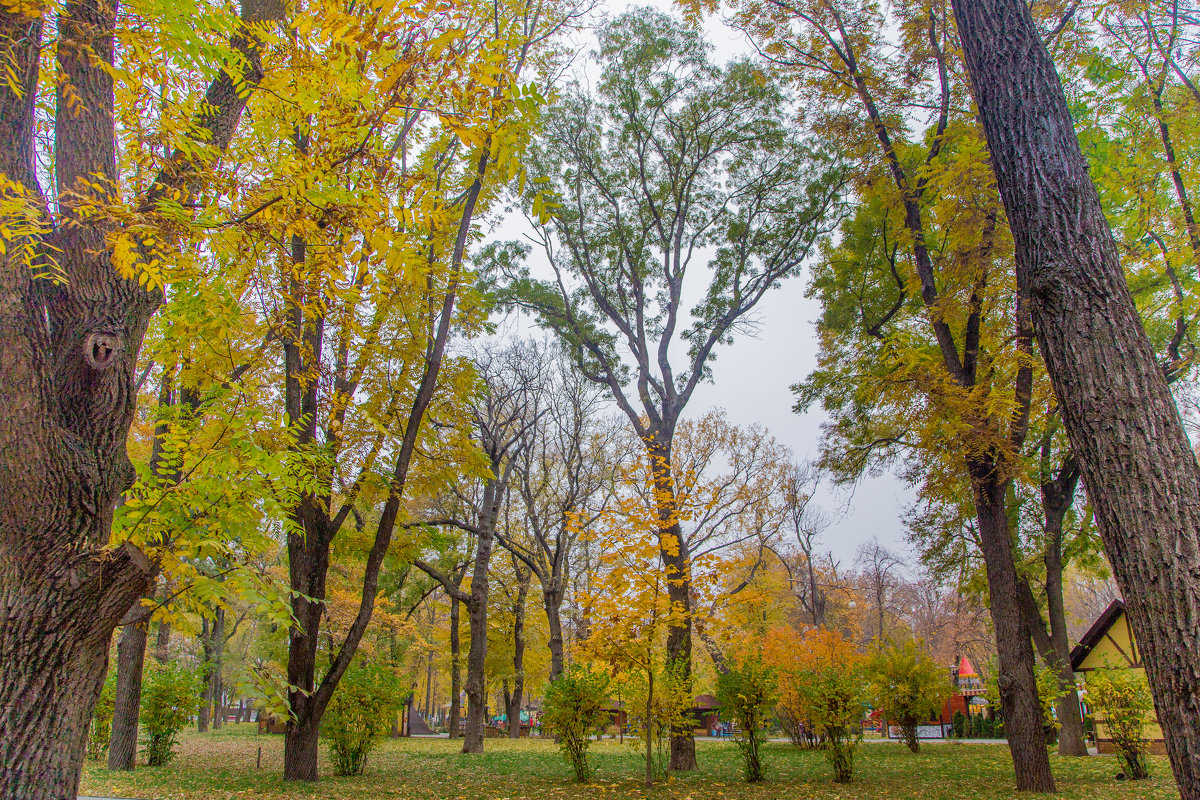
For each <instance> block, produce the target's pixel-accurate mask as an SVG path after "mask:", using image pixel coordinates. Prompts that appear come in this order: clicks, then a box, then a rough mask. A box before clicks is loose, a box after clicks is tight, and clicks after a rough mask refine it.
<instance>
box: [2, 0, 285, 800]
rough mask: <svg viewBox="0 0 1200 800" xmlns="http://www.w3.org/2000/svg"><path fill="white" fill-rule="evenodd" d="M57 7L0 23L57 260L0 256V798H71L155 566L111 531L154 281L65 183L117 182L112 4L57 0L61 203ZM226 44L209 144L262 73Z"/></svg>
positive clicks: (23, 179) (151, 199) (29, 176)
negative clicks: (41, 123) (120, 637)
mask: <svg viewBox="0 0 1200 800" xmlns="http://www.w3.org/2000/svg"><path fill="white" fill-rule="evenodd" d="M259 11H260V9H258V8H256V7H255V4H254V3H250V2H248V3H247V6H246V7H244V8H243V12H244V17H245V18H253V19H259V20H261V18H262V15H261V14H260V13H259ZM47 13H50V11H49V8H48V7H41V6H38V7H33V6H29V7H22V8H21V9H16V8H15V7H13V6H11V5H7V6H5V8H4V9H0V39H2V40H3V41H4V42H6V44H9V43H11V44H12V47H11V48H9V47H6V53H5V58H6V66H7V69H8V74H9V76H10V77H11V81H4V82H2V85H0V174H4V175H5V176H6V177H7V178H8V179H9V180H10V181H13V182H15V183H16V184H17V185H18V188H19V189H21V190H24V191H25V192H27V195H28V197H29V198H31V199H32V201H33V204H34V205H33V207H32V209H31V212H32V215H33V216H34V217H36V218H37V223H38V224H44V226H45V229H46V230H48V231H52V232H51V233H49V234H47V236H46V239H48V240H49V241H45V242H37V241H34V242H32V246H33V248H34V251H35V252H34V259H35V262H40V263H43V264H44V263H46V261H47V260H49V259H52V260H53V261H54V262H56V263H57V264H58V266H59V267H60V268H61V269H62V272H63V274H64V277H65V280H64V281H63V282H62V283H59V284H54V283H51V282H49V281H36V282H35V281H34V280H33V279H32V277H31V276H30V274H29V272H30V271H29V269H28V268H27V266H26V265H24V264H20V263H16V262H14V261H12V260H10V259H12V257H13V256H12V253H11V252H10V253H8V254H6V255H4V256H0V342H3V343H4V346H3V348H0V375H2V376H3V380H0V409H3V411H2V412H0V454H2V457H0V665H3V668H2V669H0V800H18V798H19V800H67V799H68V798H70V800H74V798H75V797H76V794H77V789H78V784H79V773H80V769H81V767H82V765H83V759H84V752H85V744H86V737H87V733H88V724H89V722H90V718H91V715H92V710H93V706H94V705H95V702H96V698H97V696H98V695H99V692H100V689H101V687H102V685H103V681H104V676H105V671H106V668H107V662H108V648H109V644H110V642H111V638H112V632H113V630H114V629H115V628H116V626H117V624H118V623H119V622H120V620H121V619H122V618H123V617H124V615H125V614H126V612H127V611H128V610H129V608H130V607H131V606H132V605H133V604H134V602H135V601H137V599H138V598H139V597H141V596H143V595H144V594H145V593H146V591H147V590H148V589H149V588H150V586H151V585H152V582H153V580H154V574H155V572H156V569H155V567H154V565H152V564H151V563H149V561H148V560H147V559H146V557H145V556H144V554H142V553H141V552H140V551H138V550H137V549H136V548H134V547H132V546H130V545H121V546H119V547H117V548H115V549H111V548H110V534H111V528H112V518H113V509H114V508H115V506H116V503H117V499H118V498H119V497H120V496H121V494H122V492H124V491H125V490H126V489H127V488H128V487H129V486H130V485H131V484H132V482H133V479H134V471H133V467H132V464H131V463H130V461H129V457H128V454H127V452H126V447H125V442H126V438H127V435H128V432H129V427H130V424H131V423H132V421H133V418H134V411H135V405H136V396H137V387H136V384H137V371H136V365H137V356H138V351H139V350H140V349H141V345H142V341H143V338H144V336H145V332H146V327H147V324H148V323H149V320H150V317H151V315H152V314H153V313H154V311H155V310H156V309H157V308H158V305H159V303H160V302H161V301H162V293H161V291H146V290H145V289H144V288H143V287H142V286H140V285H139V284H138V282H137V281H135V280H125V279H122V278H121V277H120V276H118V275H117V273H116V270H114V268H113V262H112V258H111V255H110V252H109V244H108V242H107V240H106V235H107V233H108V228H109V227H110V224H111V223H104V222H101V221H98V220H97V219H96V218H95V217H86V216H85V215H83V214H81V213H80V211H79V209H78V201H77V200H75V199H73V198H72V197H71V195H70V193H71V192H75V191H79V190H82V191H83V192H85V193H88V192H89V191H90V190H88V189H87V188H86V187H87V186H116V185H118V183H119V181H118V175H117V168H116V152H117V140H116V126H115V124H114V113H113V108H114V103H113V73H112V71H111V64H112V63H113V61H114V47H113V42H114V37H113V30H114V28H115V21H116V6H115V4H112V3H100V2H95V1H94V0H72V2H68V3H65V4H63V5H62V6H60V7H59V8H58V14H59V16H58V19H57V21H56V23H55V28H54V31H55V34H54V38H55V41H56V43H57V44H56V52H55V56H56V59H57V74H56V77H57V78H58V89H57V92H56V97H55V102H54V105H55V112H54V113H55V117H56V119H55V125H54V130H55V135H54V141H53V153H44V155H47V156H49V158H48V163H52V164H53V168H54V173H55V174H54V180H55V194H56V196H58V197H59V198H60V202H58V203H57V204H56V205H57V212H58V215H57V218H54V217H52V216H51V213H50V210H49V208H48V206H47V204H46V203H45V202H44V200H43V199H42V198H43V197H44V195H43V192H42V190H41V188H40V186H39V184H38V171H37V168H36V159H35V153H36V152H37V150H38V148H37V147H36V146H35V142H36V141H37V140H36V138H35V130H34V121H35V107H36V105H35V104H36V102H37V98H44V97H45V94H44V92H42V91H41V90H40V88H39V85H38V84H39V75H38V68H39V63H40V60H41V58H42V57H43V56H44V55H46V52H45V50H44V45H43V41H42V30H43V27H44V19H43V15H44V14H47ZM234 47H235V49H237V50H239V51H240V52H241V53H242V55H243V56H245V59H244V61H243V62H242V63H241V66H240V71H241V74H240V75H238V74H235V72H236V71H235V70H223V71H221V72H220V74H219V76H218V77H217V78H216V79H215V80H214V82H213V84H212V85H211V86H210V87H209V90H208V93H207V95H206V100H207V105H206V110H205V112H204V115H203V116H202V117H201V118H199V119H197V121H196V127H197V129H198V130H197V134H198V137H199V138H204V139H206V140H207V141H208V142H209V143H210V144H211V145H212V148H211V150H210V149H209V148H204V151H205V153H206V154H207V153H209V152H214V151H215V152H216V153H220V152H221V151H223V150H224V148H225V147H226V146H227V145H228V143H229V141H230V138H231V137H232V135H233V131H234V130H235V129H236V127H237V123H238V120H239V118H240V115H241V112H242V109H243V108H244V107H245V103H246V98H247V96H248V95H249V93H250V90H251V89H253V87H254V86H255V85H256V84H257V82H258V80H259V79H260V78H261V62H260V60H259V58H258V52H257V48H256V43H255V42H254V41H252V40H249V39H248V38H246V37H243V36H241V35H238V36H236V37H235V40H234ZM190 153H191V154H187V155H185V154H182V153H180V152H177V153H176V154H174V155H173V157H172V159H171V164H170V166H169V167H168V168H167V169H165V170H164V171H163V172H162V173H161V174H160V175H159V176H158V179H157V180H156V181H155V183H154V185H153V188H152V189H151V190H150V191H149V193H148V195H147V196H145V197H142V198H140V201H141V208H142V209H144V210H147V211H152V210H153V209H154V208H155V207H156V205H157V202H158V200H160V199H162V198H163V197H166V196H168V195H172V194H174V196H175V197H177V198H178V199H180V200H181V201H183V202H185V203H186V202H188V201H189V200H190V198H189V197H188V196H187V192H186V188H187V182H188V181H189V180H192V178H193V176H194V175H195V174H197V173H199V174H203V173H204V171H205V170H206V168H207V167H208V166H209V161H208V159H207V155H205V156H198V155H195V153H196V150H195V148H190ZM184 176H187V177H184ZM60 192H61V194H59V193H60ZM176 192H177V193H178V194H175V193H176ZM6 193H7V191H6ZM11 196H12V195H9V197H11ZM96 199H97V200H99V201H100V202H102V203H103V202H107V199H106V198H101V197H99V196H97V197H96ZM47 257H48V258H47Z"/></svg>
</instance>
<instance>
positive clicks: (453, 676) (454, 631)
mask: <svg viewBox="0 0 1200 800" xmlns="http://www.w3.org/2000/svg"><path fill="white" fill-rule="evenodd" d="M460 608H461V604H460V603H459V601H458V598H457V597H451V598H450V721H449V723H448V727H449V730H450V738H451V739H457V738H458V734H459V730H458V728H459V720H460V719H461V718H462V660H461V659H462V644H461V643H460V641H459V632H458V621H459V616H460V614H461V611H460Z"/></svg>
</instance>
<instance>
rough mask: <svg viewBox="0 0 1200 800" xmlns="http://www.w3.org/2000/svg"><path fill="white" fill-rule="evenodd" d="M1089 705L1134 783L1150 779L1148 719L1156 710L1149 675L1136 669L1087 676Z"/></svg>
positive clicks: (1115, 670)
mask: <svg viewBox="0 0 1200 800" xmlns="http://www.w3.org/2000/svg"><path fill="white" fill-rule="evenodd" d="M1087 702H1088V705H1090V706H1091V707H1092V710H1093V711H1095V713H1096V717H1097V720H1098V721H1099V722H1100V723H1101V724H1102V725H1104V727H1105V729H1106V730H1107V731H1108V735H1109V737H1110V738H1111V739H1112V740H1113V746H1114V747H1115V748H1116V750H1117V759H1118V760H1119V761H1120V763H1121V766H1122V767H1123V768H1124V770H1125V774H1126V776H1127V777H1128V778H1129V779H1130V780H1133V781H1137V780H1142V779H1143V778H1148V777H1150V770H1149V768H1148V765H1147V763H1146V745H1147V742H1146V715H1147V714H1149V713H1150V710H1151V709H1152V708H1153V707H1154V703H1153V700H1152V698H1151V696H1150V687H1149V686H1148V685H1147V683H1146V675H1145V673H1143V672H1142V671H1141V670H1133V669H1098V670H1094V671H1093V672H1090V673H1088V677H1087Z"/></svg>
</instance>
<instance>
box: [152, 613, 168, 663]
mask: <svg viewBox="0 0 1200 800" xmlns="http://www.w3.org/2000/svg"><path fill="white" fill-rule="evenodd" d="M170 650H171V623H170V622H167V621H166V620H159V623H158V636H157V637H156V638H155V641H154V660H155V661H157V662H158V663H159V664H165V663H167V657H168V656H169V655H170Z"/></svg>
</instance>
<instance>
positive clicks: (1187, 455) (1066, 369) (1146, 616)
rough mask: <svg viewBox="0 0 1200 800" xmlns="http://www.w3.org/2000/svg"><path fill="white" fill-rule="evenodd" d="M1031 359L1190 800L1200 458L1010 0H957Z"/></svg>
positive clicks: (1028, 22)
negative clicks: (1053, 408) (1077, 474)
mask: <svg viewBox="0 0 1200 800" xmlns="http://www.w3.org/2000/svg"><path fill="white" fill-rule="evenodd" d="M954 11H955V16H956V18H957V21H958V30H959V33H960V36H961V39H962V46H963V53H964V56H965V59H966V63H967V66H968V69H969V71H970V75H971V78H972V85H973V91H974V93H975V99H976V102H977V103H978V106H979V114H980V118H981V120H982V122H983V128H984V131H985V133H986V135H987V140H988V146H989V149H990V150H991V155H992V161H993V164H994V167H995V170H996V177H997V182H998V184H999V188H1000V193H1001V196H1002V197H1003V199H1004V206H1005V209H1006V210H1007V212H1008V218H1009V225H1010V227H1011V229H1012V233H1013V239H1014V243H1015V249H1016V258H1017V274H1018V280H1019V281H1024V282H1025V283H1026V285H1028V286H1029V287H1030V289H1031V295H1032V299H1033V305H1032V308H1033V318H1034V325H1035V327H1036V331H1037V336H1038V340H1039V344H1040V349H1041V352H1042V355H1043V357H1044V359H1045V362H1046V367H1047V370H1048V372H1049V374H1050V379H1051V382H1052V383H1053V386H1054V391H1055V393H1056V394H1057V396H1058V400H1059V405H1060V407H1061V408H1062V413H1063V421H1064V423H1065V427H1066V429H1067V434H1068V437H1069V439H1070V442H1071V449H1072V451H1073V452H1074V453H1075V457H1076V458H1077V459H1078V460H1079V464H1080V467H1081V470H1082V473H1083V481H1084V485H1085V486H1086V487H1087V492H1088V499H1089V500H1090V501H1091V503H1092V507H1093V509H1094V510H1095V513H1096V522H1097V526H1098V527H1099V530H1100V535H1101V538H1102V539H1103V541H1104V546H1105V551H1106V552H1107V554H1108V558H1109V562H1110V563H1111V564H1112V567H1113V573H1114V575H1115V576H1116V579H1117V584H1118V585H1119V586H1120V588H1121V593H1122V595H1123V596H1124V597H1125V601H1126V607H1127V609H1128V613H1129V619H1130V622H1131V623H1132V625H1133V630H1134V635H1135V636H1136V637H1137V642H1138V647H1139V649H1140V650H1141V652H1142V655H1143V662H1144V664H1145V666H1146V673H1147V677H1148V678H1149V680H1150V686H1151V688H1152V690H1153V694H1154V701H1155V707H1156V709H1157V711H1158V719H1159V722H1160V723H1161V725H1162V729H1163V734H1164V737H1165V739H1166V745H1167V753H1168V755H1169V756H1170V759H1171V766H1172V768H1173V770H1174V772H1175V779H1176V781H1177V783H1178V785H1179V790H1180V793H1181V794H1182V796H1183V797H1184V798H1185V800H1200V465H1198V464H1197V462H1196V456H1195V453H1194V452H1193V451H1192V448H1191V443H1190V442H1189V441H1188V438H1187V435H1186V433H1185V431H1184V429H1183V425H1182V422H1181V421H1180V419H1179V412H1178V410H1177V409H1176V406H1175V403H1174V400H1173V398H1172V397H1171V393H1170V391H1169V390H1168V388H1167V382H1166V378H1165V376H1164V375H1163V371H1162V369H1161V368H1160V366H1159V365H1158V364H1157V362H1156V360H1155V356H1154V351H1153V348H1152V347H1151V345H1150V341H1149V339H1148V338H1147V336H1146V334H1145V331H1144V329H1143V328H1142V324H1141V320H1140V319H1139V317H1138V314H1137V310H1136V308H1135V307H1134V304H1133V299H1132V297H1131V295H1130V293H1129V288H1128V286H1127V284H1126V280H1125V274H1124V272H1123V270H1122V268H1121V264H1120V260H1119V258H1118V254H1117V249H1116V245H1115V243H1114V241H1113V238H1112V232H1111V231H1110V230H1109V228H1108V224H1107V221H1106V220H1105V218H1104V214H1103V211H1102V209H1101V206H1100V198H1099V196H1098V195H1097V193H1096V189H1095V186H1094V185H1093V184H1092V181H1091V178H1090V177H1089V175H1088V171H1087V162H1086V161H1085V159H1084V157H1083V154H1082V152H1081V151H1080V148H1079V142H1078V140H1077V139H1076V137H1075V131H1074V128H1073V126H1072V122H1071V116H1070V112H1069V110H1068V107H1067V102H1066V97H1065V95H1064V93H1063V90H1062V85H1061V83H1060V82H1059V79H1058V74H1057V72H1056V71H1055V69H1054V63H1053V61H1052V60H1051V58H1050V55H1049V53H1048V52H1047V50H1046V47H1045V45H1044V44H1043V42H1042V39H1041V35H1040V33H1039V30H1038V27H1037V25H1036V24H1035V23H1034V21H1033V18H1032V16H1031V14H1030V12H1029V9H1028V7H1027V6H1026V4H1025V3H1024V2H1022V1H1021V0H955V2H954Z"/></svg>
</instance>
